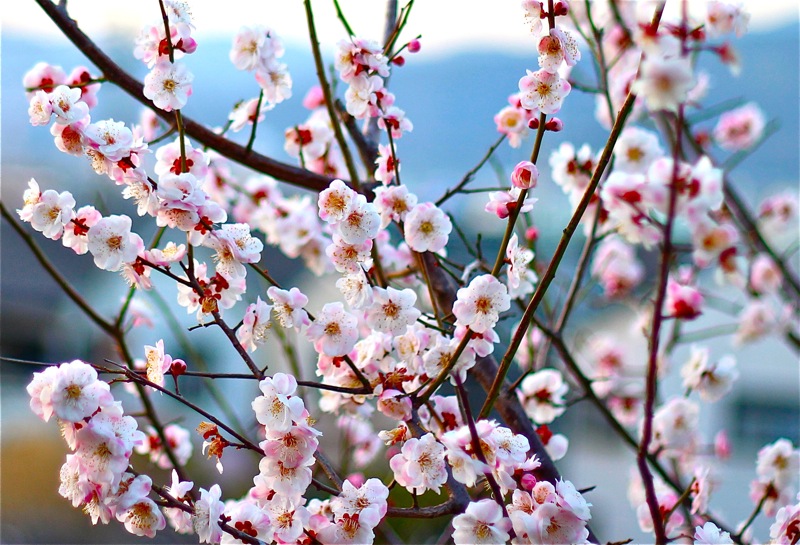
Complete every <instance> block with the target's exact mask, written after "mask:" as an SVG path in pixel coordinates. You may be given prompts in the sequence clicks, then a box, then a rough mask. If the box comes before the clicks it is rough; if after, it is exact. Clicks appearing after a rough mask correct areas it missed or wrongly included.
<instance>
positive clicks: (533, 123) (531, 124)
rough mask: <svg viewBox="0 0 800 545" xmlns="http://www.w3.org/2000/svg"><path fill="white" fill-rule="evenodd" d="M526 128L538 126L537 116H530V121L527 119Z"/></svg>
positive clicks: (536, 127)
mask: <svg viewBox="0 0 800 545" xmlns="http://www.w3.org/2000/svg"><path fill="white" fill-rule="evenodd" d="M528 128H529V129H534V130H536V129H538V128H539V118H538V117H532V118H531V120H530V121H528Z"/></svg>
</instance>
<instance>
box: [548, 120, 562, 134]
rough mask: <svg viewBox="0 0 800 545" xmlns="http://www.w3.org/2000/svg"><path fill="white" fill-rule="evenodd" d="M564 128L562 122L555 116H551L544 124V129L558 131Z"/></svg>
mask: <svg viewBox="0 0 800 545" xmlns="http://www.w3.org/2000/svg"><path fill="white" fill-rule="evenodd" d="M563 128H564V122H563V121H561V120H560V119H559V118H557V117H551V118H550V119H549V120H548V121H547V123H545V124H544V130H546V131H553V132H559V131H560V130H561V129H563Z"/></svg>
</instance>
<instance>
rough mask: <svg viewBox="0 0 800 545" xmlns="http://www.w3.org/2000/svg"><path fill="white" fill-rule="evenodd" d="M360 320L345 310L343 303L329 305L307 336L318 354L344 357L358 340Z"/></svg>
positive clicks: (323, 309)
mask: <svg viewBox="0 0 800 545" xmlns="http://www.w3.org/2000/svg"><path fill="white" fill-rule="evenodd" d="M357 325H358V320H357V319H356V317H355V316H353V315H352V314H350V313H349V312H347V311H345V310H344V306H343V305H342V304H341V303H338V302H337V303H328V304H326V305H325V306H324V307H322V312H321V313H320V314H319V315H318V316H317V319H316V320H315V321H314V323H313V324H311V325H310V326H309V327H308V330H307V335H308V337H309V338H310V339H311V340H312V341H313V342H314V348H315V349H316V350H317V352H319V353H322V354H325V355H327V356H343V355H345V354H347V353H348V352H350V350H352V349H353V346H354V345H355V343H356V340H358V329H357Z"/></svg>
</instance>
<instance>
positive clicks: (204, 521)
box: [192, 484, 225, 543]
mask: <svg viewBox="0 0 800 545" xmlns="http://www.w3.org/2000/svg"><path fill="white" fill-rule="evenodd" d="M220 496H222V490H221V489H220V487H219V485H218V484H215V485H214V486H212V487H211V488H210V489H208V490H206V489H205V488H201V489H200V499H199V500H197V501H196V502H195V503H194V515H193V517H192V525H193V526H194V531H195V532H196V533H197V538H198V539H199V540H200V543H219V542H220V540H221V539H222V528H220V526H219V518H220V516H221V515H222V513H223V512H224V511H225V504H224V503H222V502H221V501H220Z"/></svg>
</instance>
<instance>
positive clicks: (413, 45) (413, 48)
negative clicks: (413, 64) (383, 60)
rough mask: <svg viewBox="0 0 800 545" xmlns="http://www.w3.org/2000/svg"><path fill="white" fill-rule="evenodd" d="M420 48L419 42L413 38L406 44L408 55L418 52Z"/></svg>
mask: <svg viewBox="0 0 800 545" xmlns="http://www.w3.org/2000/svg"><path fill="white" fill-rule="evenodd" d="M421 47H422V44H421V43H419V40H417V39H416V38H414V39H413V40H411V41H410V42H408V52H409V53H416V52H417V51H419V50H420V48H421Z"/></svg>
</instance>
